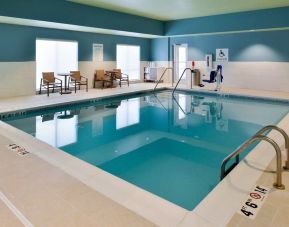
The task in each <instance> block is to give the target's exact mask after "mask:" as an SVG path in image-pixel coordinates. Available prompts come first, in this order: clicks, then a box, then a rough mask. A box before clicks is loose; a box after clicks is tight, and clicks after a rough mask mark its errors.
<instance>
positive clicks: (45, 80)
mask: <svg viewBox="0 0 289 227" xmlns="http://www.w3.org/2000/svg"><path fill="white" fill-rule="evenodd" d="M56 87H60V94H62V80H60V79H58V78H56V77H55V76H54V72H43V73H42V79H41V81H40V90H39V94H41V91H42V88H46V89H47V96H49V89H51V88H52V92H54V89H55V88H56Z"/></svg>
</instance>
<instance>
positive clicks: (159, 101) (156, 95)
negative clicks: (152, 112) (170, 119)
mask: <svg viewBox="0 0 289 227" xmlns="http://www.w3.org/2000/svg"><path fill="white" fill-rule="evenodd" d="M153 95H154V96H155V98H156V100H157V101H158V102H159V104H161V106H162V107H163V109H164V110H165V111H167V112H168V109H167V108H166V107H165V106H164V105H163V104H162V102H161V101H160V100H159V98H158V96H157V95H156V94H155V93H154V94H153Z"/></svg>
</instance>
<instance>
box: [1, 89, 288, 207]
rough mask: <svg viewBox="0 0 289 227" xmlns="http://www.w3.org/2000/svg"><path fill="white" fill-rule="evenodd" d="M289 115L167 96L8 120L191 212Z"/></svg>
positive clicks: (245, 101) (212, 98)
mask: <svg viewBox="0 0 289 227" xmlns="http://www.w3.org/2000/svg"><path fill="white" fill-rule="evenodd" d="M288 111H289V106H288V103H286V102H279V101H270V100H264V99H257V98H256V99H250V98H241V97H231V96H230V97H229V96H226V97H224V96H220V95H212V94H205V93H197V92H196V93H185V92H177V93H175V95H174V96H172V93H171V91H169V90H166V91H161V92H158V93H155V94H152V93H143V94H140V95H127V96H122V97H117V98H116V97H115V98H110V99H103V100H100V101H91V102H83V103H79V104H75V105H68V106H58V107H55V108H48V109H45V110H44V109H41V110H37V109H36V110H30V111H27V112H26V113H24V114H23V115H17V114H15V115H11V116H10V117H7V116H6V117H5V118H3V120H4V121H5V122H7V123H8V124H10V125H12V126H14V127H16V128H18V129H20V130H22V131H25V132H26V133H29V134H31V135H33V136H34V137H36V138H38V139H40V140H42V141H44V142H46V143H48V144H50V145H52V146H54V147H57V148H60V149H61V150H63V151H65V152H67V153H69V154H71V155H73V156H75V157H77V158H79V159H81V160H84V161H85V162H87V163H90V164H92V165H94V166H96V167H98V168H100V169H102V170H104V171H106V172H108V173H110V174H112V175H114V176H117V177H119V178H121V179H123V180H125V181H127V182H129V183H131V184H133V185H136V186H138V187H140V188H142V189H144V190H146V191H149V192H151V193H153V194H155V195H157V196H159V197H161V198H163V199H166V200H168V201H170V202H172V203H174V204H176V205H178V206H181V207H183V208H185V209H187V210H192V209H194V207H195V206H196V205H198V203H199V202H200V201H201V200H203V199H204V197H205V196H206V195H207V194H208V193H209V192H210V191H211V190H212V189H213V188H214V187H215V186H216V185H217V184H218V182H219V180H220V166H221V162H222V160H223V159H224V158H225V157H226V156H227V155H228V154H229V153H231V152H233V151H234V150H235V149H236V148H237V147H238V146H240V145H241V144H242V143H243V142H245V141H246V140H247V139H249V138H250V137H251V136H252V135H254V134H255V133H256V132H257V131H258V130H259V129H261V128H262V127H263V126H265V125H269V124H277V123H278V122H279V121H280V120H281V119H282V118H283V117H284V116H285V115H286V114H287V113H288ZM2 117H3V116H2ZM251 148H252V147H251ZM247 152H249V150H248V151H247ZM116 190H117V188H116Z"/></svg>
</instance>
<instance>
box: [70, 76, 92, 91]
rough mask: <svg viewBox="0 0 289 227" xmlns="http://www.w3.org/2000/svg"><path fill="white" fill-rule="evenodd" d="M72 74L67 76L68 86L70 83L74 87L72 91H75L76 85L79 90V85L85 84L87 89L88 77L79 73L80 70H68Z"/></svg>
mask: <svg viewBox="0 0 289 227" xmlns="http://www.w3.org/2000/svg"><path fill="white" fill-rule="evenodd" d="M70 73H72V75H71V76H70V78H69V83H68V86H69V85H70V84H71V85H72V86H73V87H74V92H75V93H76V87H78V90H80V86H81V85H85V86H86V91H88V79H87V78H86V77H84V76H82V75H81V74H80V71H70Z"/></svg>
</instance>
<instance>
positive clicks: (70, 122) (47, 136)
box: [35, 110, 79, 147]
mask: <svg viewBox="0 0 289 227" xmlns="http://www.w3.org/2000/svg"><path fill="white" fill-rule="evenodd" d="M78 112H79V110H78ZM75 113H76V112H74V111H63V112H60V113H55V114H45V115H42V116H37V117H36V132H35V137H36V138H38V139H40V140H42V141H44V142H46V143H48V144H50V145H52V146H54V147H62V146H65V145H68V144H72V143H75V142H76V141H77V122H78V116H77V115H75Z"/></svg>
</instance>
